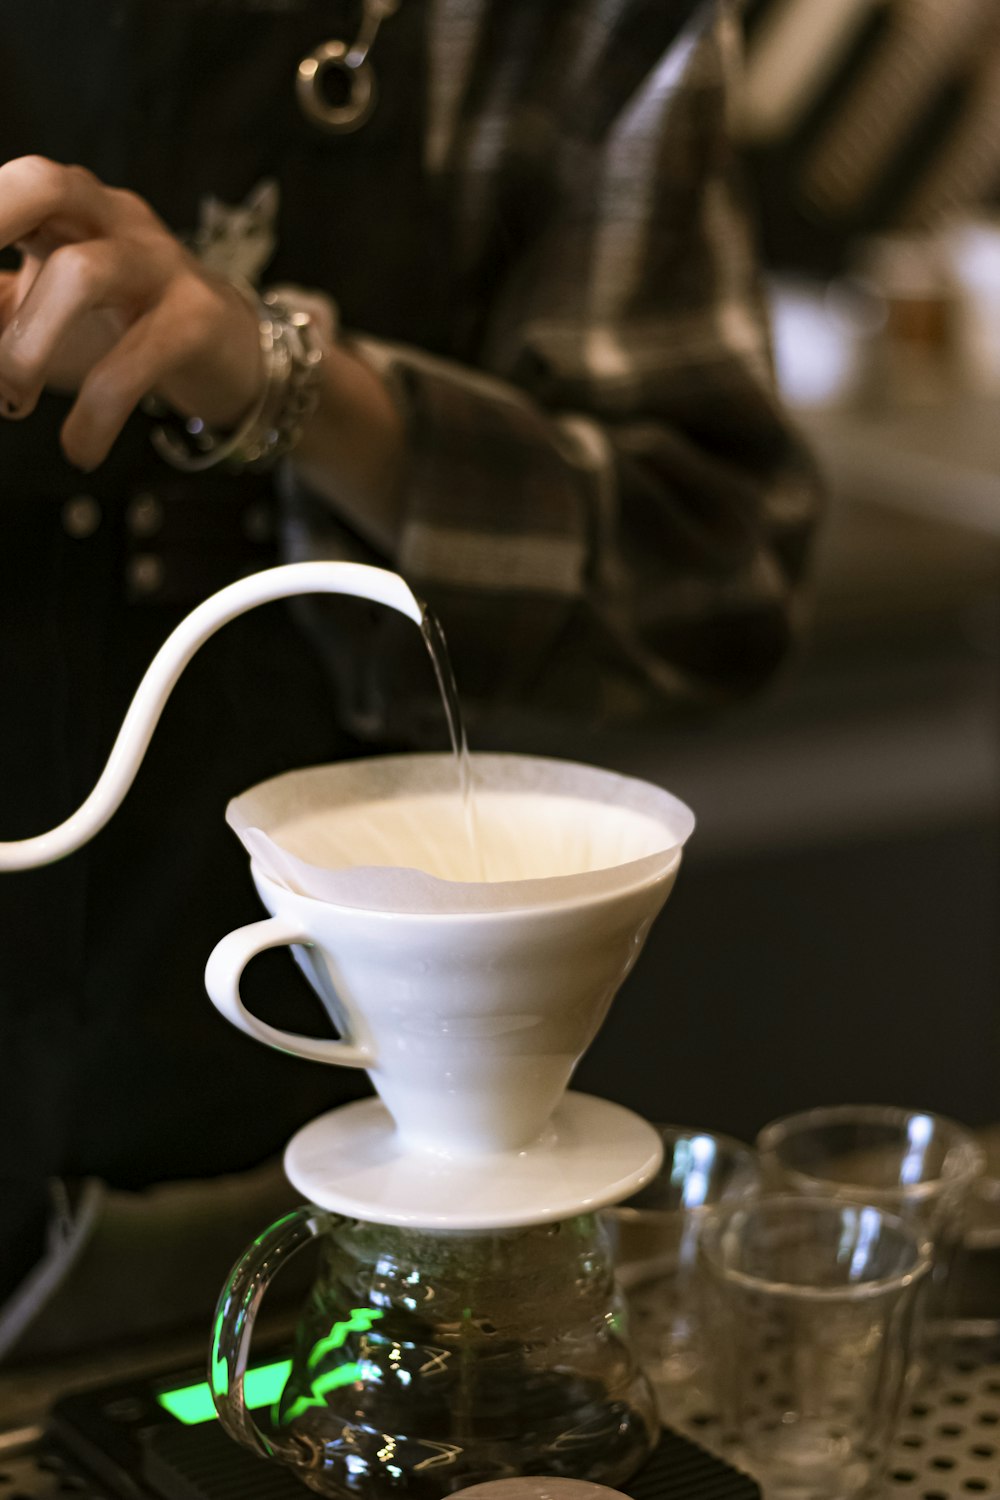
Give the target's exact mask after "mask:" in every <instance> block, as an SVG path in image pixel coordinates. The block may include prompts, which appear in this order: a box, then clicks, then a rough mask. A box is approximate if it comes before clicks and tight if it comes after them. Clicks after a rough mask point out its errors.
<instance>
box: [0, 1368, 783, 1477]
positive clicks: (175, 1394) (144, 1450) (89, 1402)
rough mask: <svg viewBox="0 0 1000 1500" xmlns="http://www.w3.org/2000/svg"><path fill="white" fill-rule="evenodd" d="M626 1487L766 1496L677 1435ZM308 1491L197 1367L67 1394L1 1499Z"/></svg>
mask: <svg viewBox="0 0 1000 1500" xmlns="http://www.w3.org/2000/svg"><path fill="white" fill-rule="evenodd" d="M288 1369H289V1362H288V1360H287V1359H282V1358H278V1357H277V1356H274V1357H272V1358H270V1359H265V1360H263V1361H262V1362H261V1363H260V1364H258V1365H257V1366H256V1367H255V1368H254V1369H253V1370H252V1371H251V1372H250V1373H249V1374H248V1376H247V1380H246V1393H247V1404H248V1406H251V1407H253V1408H254V1409H255V1410H258V1411H262V1410H263V1409H265V1408H267V1407H268V1406H270V1405H271V1403H272V1402H273V1401H274V1400H275V1399H276V1398H277V1396H278V1395H279V1394H280V1392H281V1390H282V1388H283V1386H284V1383H285V1379H286V1377H287V1374H288ZM622 1488H623V1490H624V1491H625V1493H626V1494H628V1495H629V1496H631V1497H632V1500H760V1490H759V1488H758V1486H757V1485H756V1484H755V1483H754V1481H753V1480H752V1479H750V1478H748V1477H747V1476H746V1475H745V1474H742V1473H740V1472H738V1471H737V1470H736V1469H733V1468H731V1467H730V1466H729V1465H728V1464H726V1463H724V1462H723V1461H722V1460H721V1459H718V1458H716V1457H714V1456H713V1455H711V1454H710V1453H707V1452H706V1451H705V1450H704V1449H703V1448H701V1447H699V1446H698V1445H697V1444H696V1443H694V1442H691V1441H690V1440H689V1439H688V1438H685V1437H682V1436H680V1434H678V1433H674V1432H670V1431H666V1432H664V1434H663V1436H662V1438H661V1440H660V1443H659V1446H658V1447H657V1449H656V1451H655V1453H654V1454H653V1456H652V1457H651V1458H650V1460H649V1461H648V1463H647V1464H646V1465H645V1466H644V1467H643V1469H642V1470H641V1471H640V1473H639V1474H637V1475H636V1477H635V1479H633V1480H632V1481H631V1482H630V1483H629V1484H627V1485H624V1486H622ZM308 1493H309V1491H308V1490H307V1489H306V1487H305V1485H304V1484H303V1483H302V1481H301V1480H299V1479H297V1478H296V1477H295V1474H294V1473H293V1471H292V1470H291V1469H287V1468H285V1467H284V1466H282V1465H280V1464H274V1463H267V1462H265V1461H263V1460H261V1459H259V1458H257V1457H255V1456H254V1455H253V1454H252V1453H251V1452H250V1451H249V1450H248V1449H246V1448H243V1447H241V1446H240V1445H239V1444H238V1443H236V1442H234V1441H233V1439H232V1438H231V1437H229V1435H228V1434H227V1433H226V1432H225V1431H224V1430H223V1429H222V1427H221V1426H220V1424H219V1421H218V1418H217V1417H216V1415H215V1407H214V1406H213V1404H212V1397H211V1392H210V1390H209V1387H208V1382H207V1381H206V1379H205V1377H204V1369H198V1368H190V1367H189V1368H187V1369H181V1370H176V1371H171V1372H167V1373H166V1374H164V1375H162V1376H155V1375H154V1376H151V1377H145V1378H140V1379H135V1378H133V1379H131V1380H127V1381H122V1382H120V1383H117V1384H114V1385H108V1386H103V1387H98V1388H95V1389H91V1390H89V1391H85V1392H80V1393H78V1394H75V1395H69V1396H64V1397H62V1398H61V1399H59V1400H58V1401H56V1403H55V1404H54V1406H53V1408H52V1410H51V1413H50V1416H49V1419H48V1422H47V1424H46V1427H45V1433H44V1436H43V1437H41V1438H40V1439H37V1440H36V1441H35V1442H33V1443H32V1444H31V1445H30V1446H25V1447H24V1448H22V1449H21V1450H20V1451H13V1452H7V1453H4V1452H3V1451H2V1445H0V1500H57V1497H58V1500H68V1497H70V1496H75V1497H76V1500H303V1496H304V1495H306V1494H308ZM401 1493H402V1492H401Z"/></svg>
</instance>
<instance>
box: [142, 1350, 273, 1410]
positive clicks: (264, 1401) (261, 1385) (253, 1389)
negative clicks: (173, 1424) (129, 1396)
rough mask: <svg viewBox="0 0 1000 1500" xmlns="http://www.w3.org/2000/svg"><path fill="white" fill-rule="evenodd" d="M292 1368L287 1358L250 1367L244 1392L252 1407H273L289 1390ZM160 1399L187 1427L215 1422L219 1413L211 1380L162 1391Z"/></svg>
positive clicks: (247, 1402)
mask: <svg viewBox="0 0 1000 1500" xmlns="http://www.w3.org/2000/svg"><path fill="white" fill-rule="evenodd" d="M291 1368H292V1362H291V1360H290V1359H283V1360H280V1361H279V1362H278V1363H277V1364H273V1365H259V1366H258V1367H257V1369H256V1370H248V1371H247V1373H246V1376H245V1378H244V1381H243V1394H244V1398H245V1400H246V1404H247V1406H248V1408H249V1409H250V1410H251V1411H257V1410H258V1409H259V1408H260V1407H262V1406H271V1405H272V1404H273V1403H274V1402H275V1401H277V1400H278V1397H279V1396H280V1395H281V1393H282V1391H283V1390H284V1389H285V1381H286V1380H287V1379H288V1376H289V1372H290V1371H291ZM156 1399H157V1401H158V1403H159V1404H160V1406H162V1407H163V1409H164V1410H165V1411H168V1412H169V1413H170V1415H171V1416H172V1417H176V1418H177V1420H178V1422H183V1423H184V1424H185V1426H186V1427H194V1426H195V1425H196V1424H197V1423H199V1422H211V1421H212V1419H213V1418H214V1417H216V1416H217V1415H218V1413H217V1412H216V1410H215V1403H214V1401H213V1400H212V1391H211V1388H210V1386H209V1384H208V1381H207V1380H202V1381H199V1383H198V1384H197V1385H182V1386H178V1387H177V1388H176V1390H172V1391H160V1393H159V1394H158V1396H157V1398H156Z"/></svg>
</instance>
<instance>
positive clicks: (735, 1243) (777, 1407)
mask: <svg viewBox="0 0 1000 1500" xmlns="http://www.w3.org/2000/svg"><path fill="white" fill-rule="evenodd" d="M699 1265H700V1270H701V1278H702V1279H701V1285H702V1294H703V1298H704V1303H705V1318H706V1326H709V1327H711V1330H712V1364H713V1374H714V1384H715V1397H716V1401H717V1404H718V1408H719V1412H720V1415H721V1417H722V1420H723V1423H724V1426H725V1430H726V1431H727V1433H728V1434H729V1435H730V1436H731V1437H732V1438H733V1439H735V1441H736V1443H737V1445H738V1449H739V1461H740V1462H742V1463H743V1464H744V1466H745V1467H746V1468H747V1469H748V1470H749V1472H750V1473H751V1474H753V1475H754V1477H755V1478H756V1479H757V1480H758V1481H760V1482H761V1483H762V1484H763V1487H764V1494H765V1497H766V1500H779V1497H780V1500H841V1497H846V1496H851V1495H856V1494H859V1493H860V1492H861V1491H863V1490H865V1489H866V1488H867V1487H868V1486H870V1485H872V1484H873V1483H874V1482H876V1481H877V1480H878V1478H879V1474H880V1471H881V1468H882V1462H883V1458H884V1455H885V1452H886V1450H887V1447H888V1444H889V1441H890V1439H891V1436H892V1431H893V1428H894V1426H895V1423H896V1420H897V1417H898V1413H899V1408H900V1402H901V1397H902V1393H903V1388H904V1378H905V1374H906V1370H907V1365H908V1361H909V1358H910V1353H911V1348H912V1343H913V1337H914V1330H915V1325H916V1323H917V1321H918V1317H919V1311H920V1300H921V1299H920V1297H919V1296H918V1292H919V1290H920V1288H921V1287H922V1286H923V1285H924V1284H926V1276H927V1273H928V1271H929V1268H930V1253H929V1249H928V1247H927V1245H926V1244H925V1243H922V1242H921V1241H920V1239H919V1238H918V1235H917V1233H916V1232H915V1231H914V1229H913V1228H912V1227H911V1226H910V1225H908V1224H906V1223H904V1222H903V1220H902V1219H899V1218H897V1217H896V1216H895V1215H892V1214H888V1213H886V1212H884V1211H883V1210H882V1209H879V1208H874V1207H872V1206H871V1205H869V1204H853V1203H847V1202H840V1201H837V1200H834V1199H830V1198H819V1199H817V1198H798V1197H795V1196H791V1195H780V1196H776V1197H772V1198H761V1199H757V1200H755V1201H753V1202H750V1203H746V1204H735V1205H730V1206H728V1207H725V1208H721V1209H718V1210H716V1212H715V1213H714V1214H713V1215H712V1217H711V1219H710V1221H709V1223H708V1224H707V1225H706V1226H705V1228H704V1230H703V1233H702V1237H701V1244H700V1249H699Z"/></svg>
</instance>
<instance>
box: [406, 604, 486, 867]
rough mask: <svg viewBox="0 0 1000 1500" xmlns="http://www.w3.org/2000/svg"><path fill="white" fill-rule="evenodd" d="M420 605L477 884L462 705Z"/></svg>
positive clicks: (438, 636) (477, 839) (434, 622)
mask: <svg viewBox="0 0 1000 1500" xmlns="http://www.w3.org/2000/svg"><path fill="white" fill-rule="evenodd" d="M420 605H421V610H422V618H421V621H420V634H421V635H422V636H423V638H424V644H425V645H426V647H427V650H428V652H429V653H430V658H431V663H432V665H433V667H434V675H435V677H436V678H437V685H438V689H439V691H440V693H441V702H442V704H443V705H444V716H445V719H446V721H447V724H448V734H449V737H450V739H451V749H452V753H453V755H454V757H455V766H456V771H457V775H458V792H459V796H460V797H461V799H462V816H463V819H464V822H465V833H466V837H467V838H468V840H469V848H470V849H471V851H472V858H473V862H474V865H475V869H476V875H477V877H478V879H479V880H485V879H486V863H485V851H484V847H483V840H482V837H481V832H480V827H479V821H478V816H477V812H476V785H475V777H474V775H473V771H472V757H471V756H470V754H469V742H468V739H467V737H466V733H465V723H464V721H463V719H462V705H461V703H460V702H459V698H458V684H457V683H456V681H455V673H454V670H453V668H452V665H451V657H450V656H449V655H448V645H447V642H446V641H445V638H444V631H443V630H442V628H441V622H440V620H439V619H438V617H437V615H436V614H434V612H433V610H430V609H428V607H427V605H426V604H424V602H423V600H421V601H420Z"/></svg>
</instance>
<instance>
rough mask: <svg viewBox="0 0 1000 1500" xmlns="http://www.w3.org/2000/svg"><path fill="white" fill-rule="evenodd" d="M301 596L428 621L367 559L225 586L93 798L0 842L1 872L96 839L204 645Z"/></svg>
mask: <svg viewBox="0 0 1000 1500" xmlns="http://www.w3.org/2000/svg"><path fill="white" fill-rule="evenodd" d="M295 594H353V595H355V596H356V597H357V598H359V599H370V600H372V601H374V602H375V603H376V604H386V605H388V606H389V607H390V608H392V609H397V610H399V611H400V613H401V614H404V615H408V616H409V618H410V619H411V620H413V621H414V622H415V623H416V624H417V625H421V624H422V623H423V610H422V608H421V605H420V603H419V601H418V600H417V599H416V597H415V596H414V594H413V593H412V592H411V590H410V588H409V586H408V585H407V584H406V583H405V582H404V580H403V579H402V578H400V576H399V574H398V573H392V572H390V571H389V570H388V569H386V568H373V567H368V566H366V565H365V564H363V563H348V562H333V561H330V562H322V561H319V562H302V563H287V564H285V565H284V566H282V567H277V568H267V569H265V570H264V571H263V572H261V573H253V574H251V575H250V576H249V577H247V578H241V579H239V580H238V581H237V582H236V583H232V584H230V585H229V586H228V587H227V588H224V589H220V590H219V592H218V593H217V594H213V595H212V596H211V598H209V599H206V600H205V601H204V602H203V603H202V604H199V605H198V607H197V608H196V609H194V610H192V612H191V613H190V614H189V615H188V616H187V617H186V618H185V619H183V620H182V621H181V623H180V624H179V625H178V626H177V628H176V629H175V630H174V631H172V632H171V634H170V635H169V636H168V637H167V639H166V640H165V641H164V643H163V645H162V646H161V647H160V649H159V651H158V652H157V653H156V655H155V656H154V657H153V660H152V662H151V663H150V665H149V667H148V669H147V671H146V674H145V676H144V677H143V679H142V681H141V682H140V684H139V687H138V689H137V690H136V694H135V697H134V698H133V699H132V702H131V704H130V705H129V709H128V712H127V713H126V715H125V719H124V722H123V724H122V727H121V729H120V730H119V733H118V738H117V739H116V740H115V743H114V746H113V748H112V751H111V754H110V756H109V757H108V762H107V765H106V766H105V767H104V770H103V771H102V772H101V775H100V778H99V779H98V782H97V785H96V786H95V787H94V790H93V791H92V792H91V794H90V796H89V797H88V798H87V799H86V801H85V802H84V803H82V805H81V806H80V807H78V808H77V810H76V812H75V813H73V814H72V815H71V816H70V817H68V818H67V819H66V821H65V822H63V823H60V824H59V826H58V828H52V829H50V830H49V832H48V833H40V834H37V835H36V836H35V837H34V838H27V839H17V840H13V841H9V842H6V843H3V842H0V871H3V870H30V869H34V868H35V867H36V866H39V865H47V864H51V863H52V862H53V861H54V860H57V859H62V858H64V857H65V855H67V854H72V853H73V852H74V850H76V849H79V848H81V847H82V845H84V844H85V843H87V841H88V839H91V838H93V836H94V834H95V833H98V832H99V831H100V829H102V828H103V827H104V825H105V823H107V822H108V820H109V819H110V818H111V817H112V815H113V814H114V813H115V812H116V811H117V809H118V808H119V806H120V805H121V803H122V801H123V800H124V798H125V794H126V793H127V791H128V789H129V787H130V786H131V785H132V782H133V781H134V780H135V776H136V773H137V772H138V770H139V767H140V765H141V764H142V758H143V756H144V755H145V753H146V749H147V747H148V745H149V741H150V739H151V738H152V734H153V730H154V729H155V728H156V725H157V722H158V720H159V717H160V714H161V713H162V712H163V709H164V706H165V704H166V701H167V699H168V698H169V696H170V694H171V692H172V691H173V688H174V686H175V684H176V682H177V679H178V678H179V677H180V675H181V673H182V672H183V670H184V668H185V667H186V666H187V664H188V662H189V661H190V660H191V658H192V656H194V654H195V652H196V651H197V650H198V648H199V647H200V646H203V645H204V643H205V642H206V641H207V640H208V638H209V636H212V635H214V634H215V632H216V631H217V630H218V629H219V628H220V627H221V626H222V625H226V624H228V622H229V621H230V620H235V618H236V617H237V615H242V614H245V613H246V611H247V610H249V609H254V608H256V606H257V605H258V604H269V603H271V602H272V601H273V600H276V599H288V598H291V597H292V596H293V595H295Z"/></svg>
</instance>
